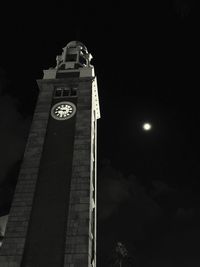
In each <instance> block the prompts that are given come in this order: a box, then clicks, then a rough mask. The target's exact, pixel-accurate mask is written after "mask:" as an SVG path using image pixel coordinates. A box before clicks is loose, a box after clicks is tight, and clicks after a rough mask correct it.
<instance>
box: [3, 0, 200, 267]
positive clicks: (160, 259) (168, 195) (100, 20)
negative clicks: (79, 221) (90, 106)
mask: <svg viewBox="0 0 200 267" xmlns="http://www.w3.org/2000/svg"><path fill="white" fill-rule="evenodd" d="M74 2H75V1H74ZM117 2H118V1H112V2H109V3H108V1H107V3H103V2H101V3H95V1H93V2H91V3H89V2H87V1H83V2H82V3H78V2H76V3H74V4H72V1H65V2H64V3H61V2H60V3H57V4H52V3H50V2H49V3H48V5H42V4H40V5H39V4H38V5H36V4H31V3H28V2H27V4H26V5H24V4H20V3H18V2H16V3H15V4H12V5H11V4H9V3H8V4H7V5H6V4H4V6H1V17H0V22H1V33H0V34H1V42H0V93H1V97H0V159H1V160H0V215H4V214H5V213H7V212H8V211H9V207H10V203H11V200H12V194H13V190H14V188H15V184H16V181H17V175H18V171H19V168H20V163H21V159H22V156H23V152H24V146H25V144H26V139H27V135H28V131H29V127H30V124H31V119H32V116H33V112H34V107H35V103H36V99H37V96H38V87H37V84H36V80H37V79H41V78H42V75H43V73H42V71H43V69H48V68H49V67H54V66H55V64H56V61H55V58H56V55H58V54H61V53H62V48H63V47H64V46H66V44H67V43H68V42H70V41H72V40H79V41H81V42H83V43H84V44H85V45H86V47H87V48H88V50H89V52H90V53H91V54H92V55H93V61H92V64H93V65H94V67H95V71H96V75H97V79H98V89H99V98H100V108H101V119H100V120H99V121H98V243H97V247H98V267H107V266H109V262H110V260H111V258H112V255H113V250H114V248H115V244H116V242H117V241H120V242H122V243H123V244H125V246H126V248H127V250H128V252H129V256H130V257H131V258H132V259H133V261H134V264H135V265H134V266H137V267H151V266H152V267H153V266H154V267H160V266H162V267H178V266H181V267H183V266H190V267H196V266H200V253H199V238H200V227H199V223H200V194H199V193H200V181H199V178H200V175H199V174H200V164H199V149H200V142H199V136H200V127H199V124H200V112H199V94H198V91H199V88H200V87H199V62H200V57H199V49H200V48H199V47H200V42H199V25H198V24H199V22H200V21H199V20H200V19H199V6H198V3H197V1H195V0H171V1H167V0H162V1H145V0H141V1H134V2H133V1H132V3H131V4H128V3H125V2H123V1H121V2H119V3H117ZM152 2H153V3H152ZM144 122H149V123H151V125H152V129H151V130H150V131H144V130H143V128H142V125H143V123H144ZM52 216H53V214H52ZM126 266H130V264H128V263H127V262H124V266H123V267H126Z"/></svg>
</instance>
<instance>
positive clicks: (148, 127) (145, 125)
mask: <svg viewBox="0 0 200 267" xmlns="http://www.w3.org/2000/svg"><path fill="white" fill-rule="evenodd" d="M143 129H144V130H145V131H149V130H151V124H150V123H147V122H146V123H144V124H143Z"/></svg>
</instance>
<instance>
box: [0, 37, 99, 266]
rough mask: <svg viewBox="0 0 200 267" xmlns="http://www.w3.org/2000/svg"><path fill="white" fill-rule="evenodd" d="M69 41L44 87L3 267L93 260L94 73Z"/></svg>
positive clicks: (86, 56) (84, 53)
mask: <svg viewBox="0 0 200 267" xmlns="http://www.w3.org/2000/svg"><path fill="white" fill-rule="evenodd" d="M91 58H92V56H91V54H90V53H88V50H87V48H86V47H85V45H83V44H82V43H80V42H78V41H72V42H70V43H68V44H67V46H66V47H64V48H63V53H62V55H60V56H57V58H56V61H57V65H56V67H55V68H50V69H48V70H44V77H43V79H41V80H38V81H37V83H38V86H39V89H40V93H39V96H38V101H37V104H36V108H35V113H34V116H33V121H32V125H31V128H30V133H29V137H28V141H27V145H26V149H25V153H24V158H23V161H22V165H21V169H20V173H19V177H18V182H17V186H16V189H15V194H14V198H13V202H12V205H11V209H10V214H9V219H8V223H7V227H6V233H5V238H4V241H3V245H2V247H1V249H0V266H1V267H44V266H48V267H89V266H93V267H94V266H96V202H97V196H96V192H97V182H96V162H97V158H96V154H97V153H96V150H97V148H96V144H97V141H96V140H97V119H99V118H100V111H99V100H98V88H97V79H96V76H95V72H94V67H93V66H92V65H91V64H90V61H91Z"/></svg>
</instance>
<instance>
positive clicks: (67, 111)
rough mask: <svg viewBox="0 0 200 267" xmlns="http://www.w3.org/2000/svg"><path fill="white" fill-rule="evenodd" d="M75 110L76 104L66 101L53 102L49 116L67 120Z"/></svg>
mask: <svg viewBox="0 0 200 267" xmlns="http://www.w3.org/2000/svg"><path fill="white" fill-rule="evenodd" d="M75 112H76V106H75V105H74V104H73V103H71V102H67V101H63V102H59V103H57V104H55V105H54V106H53V107H52V109H51V116H52V117H53V118H54V119H56V120H67V119H69V118H71V117H72V116H73V115H74V114H75Z"/></svg>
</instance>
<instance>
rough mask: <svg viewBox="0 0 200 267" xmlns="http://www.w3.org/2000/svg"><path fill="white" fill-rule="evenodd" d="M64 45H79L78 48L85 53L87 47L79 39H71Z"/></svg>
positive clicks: (75, 46)
mask: <svg viewBox="0 0 200 267" xmlns="http://www.w3.org/2000/svg"><path fill="white" fill-rule="evenodd" d="M66 47H67V48H78V47H79V48H80V50H83V51H85V52H86V53H88V50H87V47H86V46H85V45H84V44H83V43H81V42H79V41H71V42H69V43H68V44H67V45H66Z"/></svg>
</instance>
